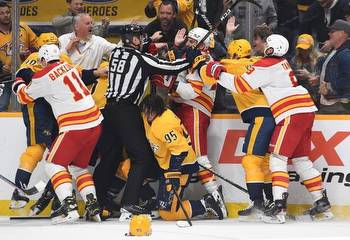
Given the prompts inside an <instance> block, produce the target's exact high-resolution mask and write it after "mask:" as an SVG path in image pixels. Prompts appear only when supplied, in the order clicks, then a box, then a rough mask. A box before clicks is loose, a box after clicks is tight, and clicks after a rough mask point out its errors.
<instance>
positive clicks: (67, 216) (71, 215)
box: [51, 194, 79, 224]
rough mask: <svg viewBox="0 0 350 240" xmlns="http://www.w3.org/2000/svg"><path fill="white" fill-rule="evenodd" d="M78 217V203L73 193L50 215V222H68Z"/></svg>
mask: <svg viewBox="0 0 350 240" xmlns="http://www.w3.org/2000/svg"><path fill="white" fill-rule="evenodd" d="M78 219H79V213H78V205H77V201H76V199H75V195H74V194H73V195H71V196H68V197H66V198H65V199H64V200H63V202H62V205H61V207H60V208H59V209H58V210H57V211H56V212H55V214H53V215H52V218H51V222H52V224H60V223H69V222H74V221H77V220H78Z"/></svg>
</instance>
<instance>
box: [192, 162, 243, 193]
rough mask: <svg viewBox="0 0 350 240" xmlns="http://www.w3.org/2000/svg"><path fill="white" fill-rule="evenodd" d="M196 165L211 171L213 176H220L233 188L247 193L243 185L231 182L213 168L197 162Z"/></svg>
mask: <svg viewBox="0 0 350 240" xmlns="http://www.w3.org/2000/svg"><path fill="white" fill-rule="evenodd" d="M198 165H199V166H200V167H202V168H203V169H205V170H208V171H209V172H211V173H212V174H214V175H215V176H217V177H219V178H221V179H222V180H224V181H225V182H227V183H229V184H231V185H232V186H234V187H235V188H238V189H239V190H241V191H242V192H244V193H247V194H248V190H247V189H245V188H244V187H242V186H240V185H238V184H237V183H234V182H232V181H231V180H229V179H227V178H225V177H223V176H221V175H220V174H218V173H216V172H214V171H213V170H211V169H209V168H207V167H205V166H203V165H202V164H200V163H198Z"/></svg>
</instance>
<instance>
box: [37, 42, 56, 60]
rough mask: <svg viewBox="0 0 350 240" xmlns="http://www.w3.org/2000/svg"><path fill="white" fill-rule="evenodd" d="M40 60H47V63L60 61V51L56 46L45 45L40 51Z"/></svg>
mask: <svg viewBox="0 0 350 240" xmlns="http://www.w3.org/2000/svg"><path fill="white" fill-rule="evenodd" d="M38 58H39V60H42V59H45V61H46V62H50V61H53V60H59V59H60V49H59V48H58V47H57V46H56V45H53V44H51V45H43V46H41V48H40V49H39V54H38Z"/></svg>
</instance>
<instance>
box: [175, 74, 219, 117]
mask: <svg viewBox="0 0 350 240" xmlns="http://www.w3.org/2000/svg"><path fill="white" fill-rule="evenodd" d="M177 81H178V82H179V83H178V86H177V88H176V95H174V96H173V100H174V101H175V102H178V103H184V104H187V105H190V106H192V107H194V108H196V109H198V110H199V111H201V112H203V113H204V114H206V115H207V116H209V117H210V116H211V112H212V110H213V106H214V101H215V92H216V83H215V81H214V82H213V83H214V84H205V83H204V82H203V80H202V79H201V76H200V75H199V72H198V70H195V71H194V72H192V73H188V72H187V70H186V71H183V72H181V73H180V74H179V75H178V77H177Z"/></svg>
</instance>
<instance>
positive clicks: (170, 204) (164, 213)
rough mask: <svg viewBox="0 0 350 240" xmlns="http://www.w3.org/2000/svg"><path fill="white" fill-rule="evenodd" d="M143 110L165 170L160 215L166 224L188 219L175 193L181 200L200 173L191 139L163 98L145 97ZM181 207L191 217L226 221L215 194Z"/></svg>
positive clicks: (153, 144)
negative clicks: (215, 218)
mask: <svg viewBox="0 0 350 240" xmlns="http://www.w3.org/2000/svg"><path fill="white" fill-rule="evenodd" d="M141 109H142V113H143V122H144V125H145V131H146V137H147V139H148V141H149V143H150V145H151V148H152V150H153V152H154V154H155V157H156V159H157V161H158V164H159V165H160V168H161V170H162V174H161V176H160V180H159V190H158V204H159V207H160V210H159V214H160V216H161V218H162V219H164V220H180V219H186V218H185V213H184V212H183V210H182V209H181V208H180V206H179V202H178V201H179V200H178V199H177V198H176V196H174V195H175V194H174V191H176V192H177V193H178V195H179V196H180V198H182V196H183V191H184V189H185V188H186V186H187V185H188V184H189V180H190V178H191V175H192V174H193V173H195V172H196V171H197V170H198V164H197V161H196V154H195V152H194V151H193V148H192V146H191V140H190V137H189V135H188V133H187V131H186V129H185V128H184V126H183V125H182V124H181V121H180V119H179V118H178V117H177V116H176V115H175V114H174V113H173V112H172V111H171V110H169V109H166V108H165V106H164V102H163V100H162V98H161V97H159V96H157V95H148V96H146V97H145V99H144V100H143V102H142V104H141ZM182 204H183V206H184V208H185V210H186V213H187V214H188V216H189V217H195V216H199V215H203V214H205V213H209V212H210V213H211V214H214V215H215V216H217V217H218V218H219V219H223V212H222V210H221V208H220V205H219V202H218V200H217V199H216V198H215V196H214V195H213V194H207V195H206V196H205V197H204V199H202V200H184V201H182Z"/></svg>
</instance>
